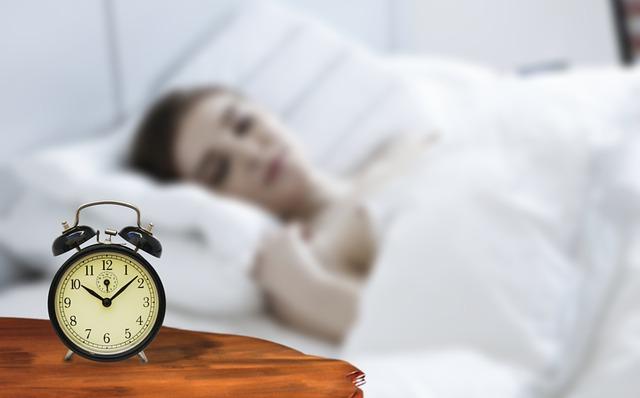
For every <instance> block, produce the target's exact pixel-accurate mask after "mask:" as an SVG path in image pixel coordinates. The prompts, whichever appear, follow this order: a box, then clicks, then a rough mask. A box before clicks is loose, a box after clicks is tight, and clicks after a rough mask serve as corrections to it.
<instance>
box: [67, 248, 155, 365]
mask: <svg viewBox="0 0 640 398" xmlns="http://www.w3.org/2000/svg"><path fill="white" fill-rule="evenodd" d="M158 310H159V303H158V288H157V286H156V285H155V282H154V279H153V278H152V276H151V275H150V274H149V272H148V271H147V270H146V268H145V267H143V266H142V265H140V263H139V262H137V261H136V260H135V258H133V257H129V256H127V255H125V254H120V253H116V252H106V251H105V252H97V253H91V254H88V255H87V256H86V257H82V258H80V259H78V260H77V261H76V262H75V263H73V264H72V265H71V266H70V267H69V268H68V269H67V271H66V272H65V273H64V274H63V275H62V277H61V279H60V282H59V284H58V287H57V289H56V304H55V312H56V317H57V319H58V323H59V324H60V328H61V329H62V332H63V333H64V334H65V335H66V336H67V337H68V338H69V339H70V340H71V341H72V342H73V343H74V344H76V345H77V346H79V347H80V348H82V349H84V350H86V351H88V352H92V353H97V354H108V355H112V354H118V353H121V352H124V351H127V350H129V349H131V348H132V347H135V346H136V345H138V344H139V343H140V342H141V341H143V340H144V339H145V338H146V337H147V336H148V335H149V334H150V333H152V329H153V326H154V324H155V321H156V319H157V317H158Z"/></svg>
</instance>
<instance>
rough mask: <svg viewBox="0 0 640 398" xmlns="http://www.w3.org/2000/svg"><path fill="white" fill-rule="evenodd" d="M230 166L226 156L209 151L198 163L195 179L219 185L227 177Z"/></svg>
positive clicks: (215, 185) (209, 184)
mask: <svg viewBox="0 0 640 398" xmlns="http://www.w3.org/2000/svg"><path fill="white" fill-rule="evenodd" d="M230 166H231V163H230V161H229V158H228V157H227V156H225V155H223V154H220V153H218V152H216V151H209V152H207V154H206V155H205V156H203V158H202V161H201V162H200V164H199V165H198V169H197V172H196V179H197V180H198V181H201V182H202V183H204V184H206V185H208V186H212V187H219V186H220V185H222V184H223V183H224V182H225V180H226V179H227V176H228V175H229V171H230V169H231V167H230Z"/></svg>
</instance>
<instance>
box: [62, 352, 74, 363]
mask: <svg viewBox="0 0 640 398" xmlns="http://www.w3.org/2000/svg"><path fill="white" fill-rule="evenodd" d="M72 356H73V351H71V350H67V353H66V354H64V360H65V361H70V360H71V357H72Z"/></svg>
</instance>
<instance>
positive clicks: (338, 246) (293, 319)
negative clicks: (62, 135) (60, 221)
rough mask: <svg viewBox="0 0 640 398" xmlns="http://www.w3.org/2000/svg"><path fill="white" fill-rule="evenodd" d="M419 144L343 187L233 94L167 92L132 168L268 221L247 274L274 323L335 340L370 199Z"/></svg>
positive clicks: (365, 270)
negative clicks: (245, 207)
mask: <svg viewBox="0 0 640 398" xmlns="http://www.w3.org/2000/svg"><path fill="white" fill-rule="evenodd" d="M429 144H430V141H429V139H427V138H425V137H424V136H422V137H419V136H406V137H403V138H399V139H397V140H394V142H391V143H388V145H385V147H384V149H382V150H380V151H377V153H376V154H375V155H373V156H372V157H371V158H370V159H369V160H368V161H366V162H365V165H363V166H362V167H359V169H358V171H357V172H355V173H354V175H353V176H352V177H351V178H349V179H342V178H337V177H334V176H330V175H328V174H325V173H323V172H322V171H321V170H318V169H317V168H314V167H312V166H311V165H310V163H309V162H308V161H307V159H305V157H304V155H303V152H302V151H301V149H300V148H299V146H298V145H297V143H296V142H295V140H294V134H292V133H291V132H290V131H289V130H288V129H287V128H286V126H284V125H283V124H282V123H281V122H280V121H279V120H278V119H277V118H276V117H275V116H274V115H272V114H270V113H268V112H266V111H265V110H263V109H261V108H260V107H258V106H256V105H255V104H254V103H252V102H251V101H249V100H247V99H246V98H245V97H243V96H241V95H239V94H238V93H236V92H234V91H233V90H230V89H227V88H223V87H218V86H211V87H199V88H194V89H189V90H181V91H174V92H172V93H169V94H168V95H166V96H164V97H163V98H161V99H160V100H159V101H158V102H156V103H155V104H154V105H153V106H152V107H151V108H150V109H149V111H148V113H147V115H146V117H145V118H144V119H143V121H142V123H141V125H140V126H139V129H138V131H137V135H136V140H135V143H134V147H133V151H132V159H131V162H132V166H133V167H134V168H136V169H137V170H139V171H142V172H144V173H146V174H148V175H150V176H152V177H154V178H155V179H157V180H160V181H164V182H171V181H192V182H195V183H197V184H201V185H202V186H204V187H206V188H207V189H210V190H212V191H213V192H215V193H217V194H220V195H225V196H229V197H233V198H237V199H240V200H244V201H247V202H250V203H252V204H254V205H257V206H259V207H261V208H262V209H264V210H266V211H268V212H270V213H272V214H273V215H275V216H277V217H278V218H279V219H281V220H282V222H283V228H282V229H281V230H280V231H279V232H277V233H275V234H273V235H270V236H268V237H266V238H265V239H264V241H263V244H262V245H261V248H260V250H259V252H258V254H257V255H256V259H255V264H254V266H253V271H252V274H253V276H254V277H255V279H256V281H257V283H258V285H259V286H260V287H261V288H262V289H263V291H264V294H265V297H266V298H267V302H268V303H269V308H270V309H271V311H272V312H273V314H274V315H275V316H276V317H277V318H279V319H280V320H281V321H283V322H285V323H287V324H289V325H290V326H292V327H295V328H299V329H301V330H303V331H305V332H308V333H312V334H315V335H317V336H320V337H324V338H327V339H330V340H334V341H339V340H341V339H342V338H343V337H344V336H345V334H346V333H347V332H348V331H349V328H350V325H351V324H352V322H353V321H354V319H355V317H356V312H357V306H358V300H359V296H360V291H361V289H362V286H363V284H364V283H365V281H366V278H367V275H368V274H369V271H370V268H371V266H372V264H373V262H374V258H375V255H376V248H377V245H378V242H377V241H378V238H377V236H378V235H379V233H380V231H379V229H380V228H383V227H382V226H381V225H380V223H379V219H380V218H381V217H380V215H379V214H374V213H375V212H376V210H375V209H374V207H373V206H370V204H371V197H372V196H373V195H374V194H375V192H376V191H378V187H379V186H380V185H383V184H384V182H385V181H386V180H387V176H391V175H393V174H394V173H396V172H398V170H399V169H400V168H402V167H404V166H405V165H407V162H408V161H409V160H410V159H411V158H417V157H419V156H420V154H421V153H423V152H424V150H425V149H426V148H427V147H428V146H429Z"/></svg>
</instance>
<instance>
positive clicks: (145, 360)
mask: <svg viewBox="0 0 640 398" xmlns="http://www.w3.org/2000/svg"><path fill="white" fill-rule="evenodd" d="M138 356H139V357H140V362H142V363H147V362H149V360H148V359H147V356H146V355H145V354H144V351H140V352H139V353H138Z"/></svg>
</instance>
